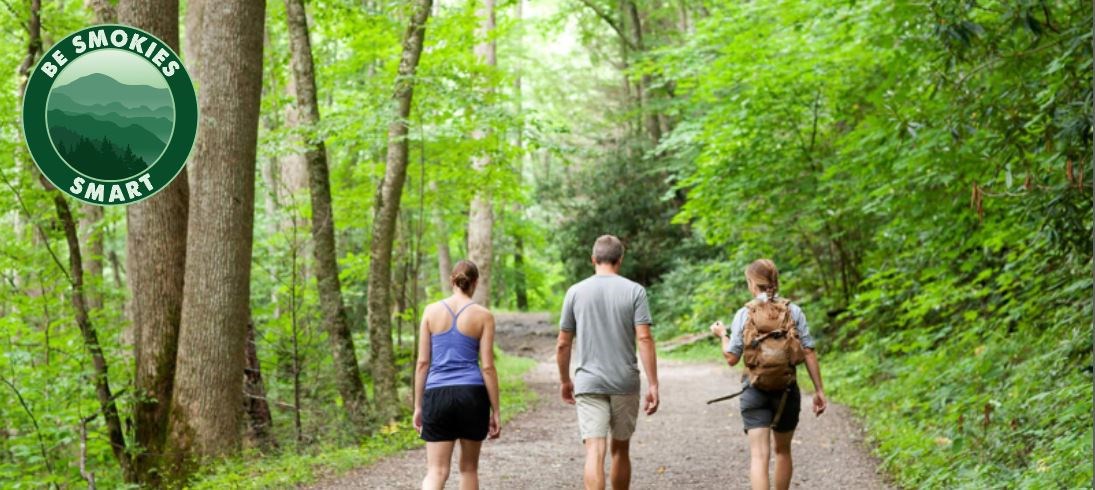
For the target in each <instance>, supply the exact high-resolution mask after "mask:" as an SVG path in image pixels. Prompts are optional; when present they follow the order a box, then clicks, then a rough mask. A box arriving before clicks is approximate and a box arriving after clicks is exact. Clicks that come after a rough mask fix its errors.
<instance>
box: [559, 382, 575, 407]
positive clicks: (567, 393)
mask: <svg viewBox="0 0 1095 490" xmlns="http://www.w3.org/2000/svg"><path fill="white" fill-rule="evenodd" d="M559 395H560V396H562V397H563V401H564V402H567V403H568V404H570V405H573V404H574V403H576V401H575V400H574V383H572V382H570V381H564V382H563V383H562V385H560V386H559Z"/></svg>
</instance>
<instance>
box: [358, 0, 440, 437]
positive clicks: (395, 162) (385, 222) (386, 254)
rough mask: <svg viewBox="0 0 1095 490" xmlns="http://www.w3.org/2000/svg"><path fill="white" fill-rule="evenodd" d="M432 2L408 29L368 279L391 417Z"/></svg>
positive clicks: (377, 364) (380, 405) (381, 384)
mask: <svg viewBox="0 0 1095 490" xmlns="http://www.w3.org/2000/svg"><path fill="white" fill-rule="evenodd" d="M432 4H433V1H432V0H416V1H415V3H414V13H413V14H412V16H411V21H410V23H409V24H408V25H407V30H406V32H405V33H404V35H403V54H402V56H401V58H400V61H399V71H398V73H397V75H396V80H395V91H394V94H393V95H392V101H393V103H394V105H395V113H394V114H393V118H392V122H391V124H390V125H389V126H388V154H387V168H386V169H385V170H384V178H383V179H382V180H381V181H380V187H379V189H378V190H377V193H376V205H375V206H374V208H373V209H374V213H375V216H374V219H373V230H372V231H373V233H372V236H373V241H372V245H371V247H370V252H371V255H370V261H369V284H368V295H369V350H370V352H371V353H372V371H373V381H374V383H375V387H374V392H375V393H376V402H377V411H378V414H377V415H378V416H379V417H380V419H381V420H385V421H386V420H388V419H389V418H391V417H393V416H394V415H395V414H396V413H397V412H398V400H397V399H396V398H397V396H396V379H395V361H394V358H393V356H392V324H391V320H392V319H391V296H390V290H391V287H390V284H391V274H392V241H393V240H394V238H395V224H396V218H397V217H398V215H399V202H400V199H401V198H402V194H403V182H404V181H405V180H406V178H407V118H408V116H409V115H410V113H411V99H412V98H413V96H414V74H415V70H416V69H417V67H418V60H419V57H420V56H421V55H422V44H423V41H424V39H425V37H426V21H427V20H428V18H429V15H430V9H431V7H432Z"/></svg>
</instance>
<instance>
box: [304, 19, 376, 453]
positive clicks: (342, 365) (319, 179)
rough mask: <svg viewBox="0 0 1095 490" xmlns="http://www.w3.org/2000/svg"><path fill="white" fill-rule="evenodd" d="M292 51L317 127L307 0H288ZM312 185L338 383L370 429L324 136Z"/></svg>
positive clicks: (351, 411) (311, 169)
mask: <svg viewBox="0 0 1095 490" xmlns="http://www.w3.org/2000/svg"><path fill="white" fill-rule="evenodd" d="M285 16H286V21H287V22H288V24H289V47H290V50H291V51H292V65H293V80H294V82H295V86H296V99H297V107H298V109H299V111H300V119H301V123H302V124H303V125H304V126H305V127H308V128H310V129H311V128H314V127H315V126H316V124H318V123H319V104H318V103H317V102H316V74H315V65H314V62H313V61H312V43H311V41H310V40H309V38H308V18H307V15H306V13H305V10H304V1H303V0H285ZM304 158H305V160H306V161H307V168H308V184H309V189H310V193H311V198H312V242H313V243H312V251H313V254H314V256H315V261H316V263H315V275H316V286H317V287H318V289H319V302H320V307H321V309H322V310H323V325H324V328H325V330H326V331H327V338H328V340H329V341H330V343H331V352H332V356H333V357H334V362H335V383H336V384H337V385H338V390H339V393H341V394H342V400H343V407H344V408H345V409H346V413H347V415H348V416H349V418H350V421H351V423H352V424H353V426H354V427H355V428H356V429H357V430H359V431H360V430H364V429H365V428H366V425H367V424H366V408H367V407H366V405H367V399H366V397H365V388H364V385H363V384H362V382H361V373H360V372H359V371H358V366H357V354H356V352H355V351H354V339H353V337H352V336H351V333H350V322H349V320H348V319H347V316H346V309H345V307H344V306H343V303H342V290H341V285H340V283H339V279H338V258H337V255H336V249H335V224H334V221H335V218H334V213H333V211H332V209H331V182H330V177H329V175H330V174H329V171H328V168H327V148H326V146H325V145H324V143H323V139H321V138H319V137H312V138H309V139H308V141H307V150H306V151H305V152H304Z"/></svg>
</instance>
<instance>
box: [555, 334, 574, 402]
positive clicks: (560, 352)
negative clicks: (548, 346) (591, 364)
mask: <svg viewBox="0 0 1095 490" xmlns="http://www.w3.org/2000/svg"><path fill="white" fill-rule="evenodd" d="M572 345H574V332H573V331H570V330H560V331H559V341H558V342H556V344H555V362H556V363H557V364H558V365H559V384H560V388H559V394H560V395H561V396H562V397H563V401H564V402H567V403H569V404H571V405H573V404H574V403H575V400H574V383H573V382H571V380H570V348H571V346H572Z"/></svg>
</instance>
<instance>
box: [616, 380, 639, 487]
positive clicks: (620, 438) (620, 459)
mask: <svg viewBox="0 0 1095 490" xmlns="http://www.w3.org/2000/svg"><path fill="white" fill-rule="evenodd" d="M610 399H611V403H612V418H611V421H610V424H609V425H611V426H612V431H611V432H612V444H611V446H610V449H611V451H612V469H611V479H612V488H613V490H617V489H627V488H629V487H631V436H632V435H633V434H634V433H635V422H636V420H637V419H638V418H639V394H638V393H635V394H633V395H612V396H611V397H610Z"/></svg>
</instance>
